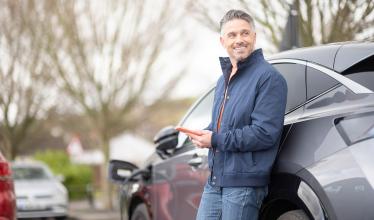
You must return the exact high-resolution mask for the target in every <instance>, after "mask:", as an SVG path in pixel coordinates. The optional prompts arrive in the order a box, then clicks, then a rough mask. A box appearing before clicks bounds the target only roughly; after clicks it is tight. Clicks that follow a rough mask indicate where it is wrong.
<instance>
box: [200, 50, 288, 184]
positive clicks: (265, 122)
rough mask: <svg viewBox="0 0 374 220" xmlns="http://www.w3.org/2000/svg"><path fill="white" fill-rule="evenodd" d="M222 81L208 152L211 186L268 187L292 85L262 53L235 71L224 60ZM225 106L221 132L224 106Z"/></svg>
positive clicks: (221, 60) (227, 60)
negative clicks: (289, 86)
mask: <svg viewBox="0 0 374 220" xmlns="http://www.w3.org/2000/svg"><path fill="white" fill-rule="evenodd" d="M220 62H221V68H222V72H223V75H222V76H221V77H220V78H219V80H218V82H217V86H216V89H215V96H214V104H213V111H212V121H211V123H210V125H209V127H208V128H207V129H208V130H211V131H212V132H213V134H212V148H210V150H209V156H208V161H209V168H210V170H211V176H210V180H209V183H210V184H212V185H215V186H221V187H233V186H265V185H267V184H268V183H269V177H270V171H271V168H272V165H273V163H274V160H275V157H276V155H277V152H278V145H279V140H280V136H281V131H282V128H283V122H284V113H285V106H286V99H287V83H286V81H285V79H284V78H283V77H282V75H281V74H279V72H278V71H277V70H276V69H274V68H273V67H272V66H271V65H270V64H269V63H268V62H267V61H266V60H265V59H264V57H263V54H262V50H261V49H258V50H255V51H253V52H252V53H251V55H250V56H249V57H248V58H246V59H245V60H243V61H241V62H239V63H238V70H237V72H236V74H235V75H234V76H233V77H232V78H231V80H230V81H229V76H230V73H231V69H232V65H231V62H230V60H229V58H228V57H227V58H220ZM226 88H227V96H226V101H225V103H224V110H223V113H222V117H221V124H220V129H219V130H218V129H217V123H218V118H219V114H220V109H221V106H222V105H223V101H224V94H225V89H226Z"/></svg>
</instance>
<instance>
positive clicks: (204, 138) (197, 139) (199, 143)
mask: <svg viewBox="0 0 374 220" xmlns="http://www.w3.org/2000/svg"><path fill="white" fill-rule="evenodd" d="M196 132H197V133H198V134H191V133H187V135H188V136H189V137H190V138H191V141H192V143H193V144H194V145H196V147H199V148H211V147H212V144H211V139H212V132H211V131H208V130H196Z"/></svg>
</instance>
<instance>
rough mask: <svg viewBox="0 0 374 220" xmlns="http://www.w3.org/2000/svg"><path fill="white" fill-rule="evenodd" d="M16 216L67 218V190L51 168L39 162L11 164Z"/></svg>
mask: <svg viewBox="0 0 374 220" xmlns="http://www.w3.org/2000/svg"><path fill="white" fill-rule="evenodd" d="M12 169H13V176H14V182H15V192H16V198H17V201H16V204H17V218H18V219H20V218H44V217H54V218H55V219H66V216H67V213H68V192H67V190H66V188H65V186H64V185H62V184H61V181H60V180H58V178H56V177H55V176H54V175H53V174H52V172H51V171H50V169H49V168H48V167H47V166H46V165H45V164H43V163H40V162H15V163H13V164H12Z"/></svg>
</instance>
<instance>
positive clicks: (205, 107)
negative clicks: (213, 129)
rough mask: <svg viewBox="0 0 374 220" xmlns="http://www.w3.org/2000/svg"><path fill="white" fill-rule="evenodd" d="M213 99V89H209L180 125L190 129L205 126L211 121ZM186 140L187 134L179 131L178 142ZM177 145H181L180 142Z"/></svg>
mask: <svg viewBox="0 0 374 220" xmlns="http://www.w3.org/2000/svg"><path fill="white" fill-rule="evenodd" d="M213 100H214V89H212V90H211V91H209V93H208V94H207V95H205V96H204V97H203V98H202V99H201V100H200V101H199V103H198V104H197V105H196V106H195V107H194V108H193V109H192V110H191V111H190V112H189V113H188V116H187V117H186V118H185V119H184V121H183V122H182V123H181V124H180V125H181V126H183V127H187V128H191V129H204V128H206V127H207V126H208V125H209V123H210V121H211V115H212V107H213ZM186 141H187V142H188V141H189V140H188V139H187V135H185V134H184V133H182V132H180V133H179V137H178V143H183V144H185V142H186ZM178 145H179V146H181V145H182V144H178Z"/></svg>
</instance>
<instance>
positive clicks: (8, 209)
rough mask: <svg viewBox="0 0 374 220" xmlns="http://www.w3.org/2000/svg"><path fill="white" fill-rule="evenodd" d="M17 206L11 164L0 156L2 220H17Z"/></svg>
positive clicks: (0, 218)
mask: <svg viewBox="0 0 374 220" xmlns="http://www.w3.org/2000/svg"><path fill="white" fill-rule="evenodd" d="M15 219H16V206H15V194H14V186H13V180H12V171H11V168H10V165H9V163H8V162H7V161H6V160H5V158H4V157H3V156H2V155H1V154H0V220H15Z"/></svg>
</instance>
